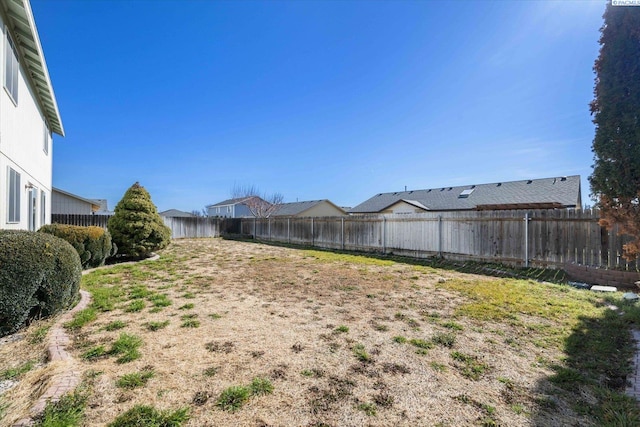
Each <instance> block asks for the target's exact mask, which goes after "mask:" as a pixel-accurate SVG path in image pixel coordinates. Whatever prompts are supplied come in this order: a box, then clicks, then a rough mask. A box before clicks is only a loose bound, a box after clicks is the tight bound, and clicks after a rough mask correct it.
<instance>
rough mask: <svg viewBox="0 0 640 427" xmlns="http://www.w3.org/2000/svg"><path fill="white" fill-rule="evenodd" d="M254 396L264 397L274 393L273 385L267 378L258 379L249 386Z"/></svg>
mask: <svg viewBox="0 0 640 427" xmlns="http://www.w3.org/2000/svg"><path fill="white" fill-rule="evenodd" d="M249 388H250V389H251V394H252V395H253V396H262V395H265V394H271V393H273V384H271V381H269V380H268V379H267V378H260V377H256V378H254V379H253V380H252V381H251V385H250V386H249Z"/></svg>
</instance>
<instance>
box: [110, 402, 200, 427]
mask: <svg viewBox="0 0 640 427" xmlns="http://www.w3.org/2000/svg"><path fill="white" fill-rule="evenodd" d="M188 420H189V408H182V409H178V410H176V411H170V410H167V411H159V410H157V409H156V408H154V407H153V406H148V405H136V406H134V407H133V408H131V409H129V410H128V411H127V412H125V413H124V414H122V415H120V416H118V418H116V419H115V420H114V421H113V422H112V423H110V424H108V426H107V427H132V426H136V427H179V426H181V425H182V424H184V423H185V422H186V421H188Z"/></svg>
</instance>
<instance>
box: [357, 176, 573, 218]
mask: <svg viewBox="0 0 640 427" xmlns="http://www.w3.org/2000/svg"><path fill="white" fill-rule="evenodd" d="M399 201H404V202H406V203H409V204H412V205H414V206H416V207H419V208H420V209H424V210H428V211H451V210H481V209H552V208H571V207H577V208H579V207H580V206H581V195H580V175H572V176H564V177H555V178H541V179H529V180H522V181H508V182H495V183H491V184H476V185H463V186H457V187H439V188H430V189H426V190H411V191H397V192H393V193H379V194H376V195H375V196H373V197H371V198H370V199H368V200H366V201H364V202H363V203H361V204H359V205H357V206H355V207H354V208H352V209H351V210H350V211H349V212H350V213H379V212H381V211H383V210H385V209H386V208H388V207H390V206H391V205H394V204H395V203H397V202H399Z"/></svg>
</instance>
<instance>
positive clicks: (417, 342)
mask: <svg viewBox="0 0 640 427" xmlns="http://www.w3.org/2000/svg"><path fill="white" fill-rule="evenodd" d="M409 343H410V344H411V345H413V346H414V347H418V348H419V349H422V350H430V349H432V348H433V347H434V346H433V343H432V342H431V341H425V340H422V339H419V338H412V339H410V340H409Z"/></svg>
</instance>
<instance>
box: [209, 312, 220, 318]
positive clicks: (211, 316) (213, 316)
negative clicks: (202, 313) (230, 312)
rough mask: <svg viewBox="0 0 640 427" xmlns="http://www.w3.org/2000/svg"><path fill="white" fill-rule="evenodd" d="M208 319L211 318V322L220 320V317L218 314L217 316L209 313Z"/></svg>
mask: <svg viewBox="0 0 640 427" xmlns="http://www.w3.org/2000/svg"><path fill="white" fill-rule="evenodd" d="M209 317H210V318H212V319H213V320H217V319H220V318H222V316H221V315H220V314H218V313H211V314H210V315H209Z"/></svg>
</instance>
